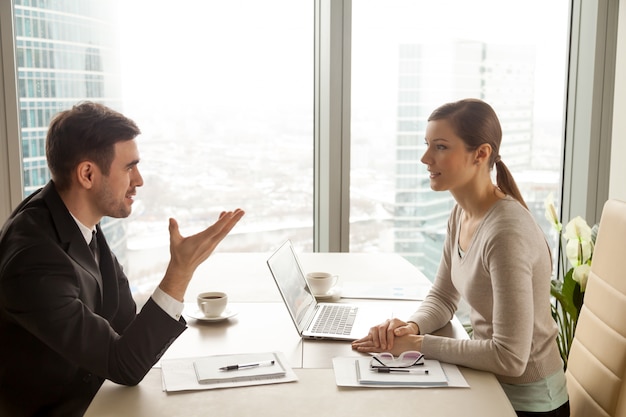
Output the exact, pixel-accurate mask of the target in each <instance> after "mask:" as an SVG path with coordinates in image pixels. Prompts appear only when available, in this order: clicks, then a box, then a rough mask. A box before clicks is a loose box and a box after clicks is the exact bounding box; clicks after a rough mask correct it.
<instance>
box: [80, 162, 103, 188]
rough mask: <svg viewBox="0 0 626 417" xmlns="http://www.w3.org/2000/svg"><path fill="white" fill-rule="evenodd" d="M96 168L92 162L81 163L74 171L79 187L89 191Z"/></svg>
mask: <svg viewBox="0 0 626 417" xmlns="http://www.w3.org/2000/svg"><path fill="white" fill-rule="evenodd" d="M97 169H98V167H97V166H96V164H94V163H93V162H92V161H83V162H81V163H79V164H78V166H77V167H76V169H75V171H74V172H75V173H76V179H77V180H78V183H79V184H80V185H81V187H83V188H86V189H88V190H89V189H91V188H92V187H93V184H94V179H95V175H96V171H97Z"/></svg>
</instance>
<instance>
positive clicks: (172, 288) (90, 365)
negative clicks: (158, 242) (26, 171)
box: [0, 102, 244, 416]
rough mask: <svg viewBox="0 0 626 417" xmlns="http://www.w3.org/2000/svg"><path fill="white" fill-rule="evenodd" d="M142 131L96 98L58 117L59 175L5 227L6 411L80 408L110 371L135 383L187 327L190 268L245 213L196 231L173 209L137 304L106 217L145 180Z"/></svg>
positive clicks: (0, 360)
mask: <svg viewBox="0 0 626 417" xmlns="http://www.w3.org/2000/svg"><path fill="white" fill-rule="evenodd" d="M139 133H140V131H139V129H138V128H137V126H136V125H135V123H134V122H133V121H132V120H129V119H127V118H126V117H124V116H123V115H122V114H120V113H117V112H115V111H113V110H111V109H109V108H107V107H105V106H103V105H100V104H95V103H90V102H86V103H82V104H79V105H77V106H74V107H73V108H72V109H71V110H67V111H64V112H61V113H60V114H58V115H57V116H56V117H55V118H54V119H53V120H52V122H51V125H50V128H49V130H48V135H47V138H46V157H47V160H48V166H49V168H50V171H51V173H52V180H51V181H50V182H49V183H48V184H47V185H46V186H45V187H44V188H42V189H40V190H38V191H37V192H35V193H34V194H32V195H31V196H29V197H28V198H26V199H25V200H24V201H23V202H22V203H21V204H20V205H19V206H18V207H17V208H16V209H15V211H14V212H13V213H12V214H11V216H10V217H9V219H8V220H7V221H6V223H5V224H4V226H3V227H2V230H1V231H0V415H3V416H5V415H6V416H32V415H38V416H39V415H46V416H80V415H83V414H84V412H85V410H86V409H87V407H88V405H89V403H90V401H91V400H92V398H93V396H94V395H95V394H96V392H97V391H98V389H99V388H100V386H101V385H102V383H103V381H104V380H105V379H110V380H111V381H113V382H116V383H119V384H123V385H135V384H138V383H139V382H140V381H141V380H142V379H143V377H144V376H145V374H146V373H147V372H148V370H150V368H151V367H152V365H154V363H156V362H157V360H158V359H159V358H160V357H161V355H162V354H163V353H164V352H165V350H166V349H167V348H168V347H169V345H170V344H171V343H172V342H173V341H174V340H175V339H176V338H177V337H178V336H179V335H180V334H181V333H182V332H183V331H184V330H185V328H186V323H185V320H184V319H183V318H182V317H181V313H182V309H183V303H182V301H183V298H184V294H185V291H186V289H187V286H188V284H189V281H190V280H191V277H192V275H193V273H194V271H195V269H196V268H197V267H198V265H200V264H201V263H202V262H203V261H204V260H206V259H207V258H208V256H209V255H210V254H211V253H212V252H213V250H214V249H215V247H216V246H217V245H218V244H219V243H220V242H221V240H222V239H223V238H224V237H225V236H226V235H227V234H228V233H229V232H230V230H231V229H232V228H233V227H234V226H235V224H236V223H237V222H238V221H239V220H240V219H241V217H242V216H243V215H244V212H243V211H242V210H240V209H237V210H234V211H232V212H224V213H222V214H221V216H220V218H219V219H218V220H217V221H216V222H215V223H214V224H213V225H212V226H210V227H208V228H207V229H205V230H204V231H202V232H200V233H198V234H196V235H193V236H189V237H183V236H181V234H180V233H179V229H178V224H177V222H176V221H175V220H174V219H170V221H169V232H170V254H171V259H170V262H169V265H168V267H167V270H166V272H165V275H164V277H163V279H162V281H161V282H160V284H159V285H158V288H156V289H155V291H154V293H153V295H152V297H151V298H150V299H149V300H148V301H147V302H146V304H145V305H144V307H143V308H142V309H141V311H140V312H139V313H137V311H136V305H135V303H134V301H133V299H132V297H131V292H130V289H129V285H128V280H127V278H126V276H125V275H124V272H123V271H122V267H121V265H120V264H119V263H118V261H117V259H116V258H115V256H114V255H113V253H112V252H111V251H110V249H109V247H108V245H107V242H106V240H105V238H104V236H103V235H102V233H101V231H100V226H99V222H100V220H101V219H102V217H103V216H110V217H118V218H121V217H127V216H128V215H129V214H130V212H131V206H132V204H133V198H134V196H135V193H136V188H137V187H140V186H141V185H143V179H142V177H141V174H140V173H139V170H138V168H137V164H138V163H139V153H138V150H137V144H136V142H135V137H136V136H137V135H138V134H139ZM94 231H95V235H93V232H94ZM92 240H93V241H92ZM93 243H97V249H94V253H95V255H94V253H92V250H90V249H91V248H90V246H93ZM90 244H91V245H90Z"/></svg>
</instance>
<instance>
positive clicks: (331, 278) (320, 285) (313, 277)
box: [306, 272, 337, 295]
mask: <svg viewBox="0 0 626 417" xmlns="http://www.w3.org/2000/svg"><path fill="white" fill-rule="evenodd" d="M306 280H307V282H308V283H309V287H311V292H312V293H313V295H325V294H327V293H328V291H330V289H331V288H332V287H334V286H335V284H336V283H337V275H333V274H331V273H329V272H309V273H308V274H306Z"/></svg>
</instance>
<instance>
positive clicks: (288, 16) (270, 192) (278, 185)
mask: <svg viewBox="0 0 626 417" xmlns="http://www.w3.org/2000/svg"><path fill="white" fill-rule="evenodd" d="M14 4H15V6H14V12H15V13H14V14H15V20H16V54H17V56H18V57H19V61H18V68H17V71H18V80H19V86H20V88H19V92H20V98H19V99H20V115H21V122H22V133H23V136H22V138H23V139H22V140H23V141H27V142H26V143H25V146H24V147H23V149H24V150H25V152H26V153H25V155H24V156H25V157H27V158H28V160H27V161H25V163H24V181H25V183H24V194H25V195H27V194H30V193H31V192H33V191H34V190H36V189H37V188H39V187H41V186H43V185H44V184H45V183H46V182H47V181H48V179H49V174H48V172H47V168H46V161H45V155H43V154H42V153H40V152H38V150H40V149H43V144H44V141H45V134H46V130H47V126H48V123H49V121H50V118H51V117H52V116H53V115H54V114H55V113H56V112H58V111H60V110H64V109H66V108H68V107H70V106H72V105H73V104H75V103H76V102H78V101H80V100H93V101H98V102H102V103H104V104H107V105H109V106H111V107H113V108H115V109H118V110H120V111H122V112H123V113H124V114H126V115H127V116H129V117H131V118H132V119H134V120H135V121H136V122H137V124H138V125H139V127H140V129H141V130H142V135H141V136H140V137H139V138H138V144H139V150H140V154H141V158H142V160H141V163H140V165H139V168H140V171H141V172H142V174H143V176H144V181H145V185H144V186H143V187H142V188H141V189H139V190H138V198H137V201H136V204H135V205H134V208H133V213H132V215H131V216H130V217H129V218H128V219H124V220H118V219H105V221H103V229H105V233H106V234H107V237H108V239H109V242H110V243H111V246H112V248H113V250H114V252H115V253H116V255H117V256H118V258H119V259H120V261H121V262H122V263H123V264H124V265H125V270H126V272H127V274H128V275H129V278H130V280H131V284H132V285H133V289H134V291H135V295H136V297H137V299H138V300H139V301H141V300H142V299H144V298H145V297H146V296H149V294H150V293H151V292H152V291H153V290H154V286H155V283H156V282H158V280H160V278H161V277H162V276H163V273H164V271H165V266H166V264H167V262H168V261H169V250H168V248H169V234H168V217H175V218H176V219H177V220H178V221H179V224H180V226H181V231H182V233H183V234H191V233H194V232H196V231H198V230H200V229H202V228H204V227H206V226H208V225H209V224H211V223H212V222H213V221H215V220H216V219H217V217H218V216H219V213H220V212H221V211H222V210H225V209H234V208H237V207H241V208H243V209H245V210H246V212H247V214H246V216H245V218H244V220H242V221H241V222H240V223H239V224H238V225H237V227H236V229H235V230H233V232H232V233H231V235H230V236H229V237H228V239H226V241H224V242H223V244H222V245H221V246H220V247H219V248H218V250H225V251H256V252H262V251H270V250H273V249H274V248H276V247H277V246H278V245H279V244H280V243H282V241H283V240H285V239H286V238H290V239H292V240H293V241H294V244H296V245H297V246H298V248H299V249H301V250H309V251H310V250H312V241H313V224H312V222H313V68H314V66H313V58H314V55H313V36H314V30H313V24H314V16H313V12H314V8H313V5H312V3H311V2H308V1H306V2H305V1H299V2H294V1H292V0H269V1H262V2H259V1H257V0H245V1H237V2H229V1H223V2H207V1H204V0H181V1H178V2H175V3H173V2H171V1H162V0H134V1H129V2H119V4H117V5H116V3H115V2H112V1H111V2H102V1H100V0H66V1H63V2H38V3H35V4H33V5H32V7H31V4H30V2H29V1H26V0H15V3H14ZM26 133H27V134H26Z"/></svg>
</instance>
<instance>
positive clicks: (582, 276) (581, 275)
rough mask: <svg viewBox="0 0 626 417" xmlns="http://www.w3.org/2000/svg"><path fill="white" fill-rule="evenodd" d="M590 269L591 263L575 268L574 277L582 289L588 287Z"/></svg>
mask: <svg viewBox="0 0 626 417" xmlns="http://www.w3.org/2000/svg"><path fill="white" fill-rule="evenodd" d="M589 271H591V266H590V265H589V264H582V265H580V266H577V267H575V268H574V272H573V273H572V278H573V279H574V281H576V282H578V283H579V284H580V290H581V291H585V289H586V288H587V279H589Z"/></svg>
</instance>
